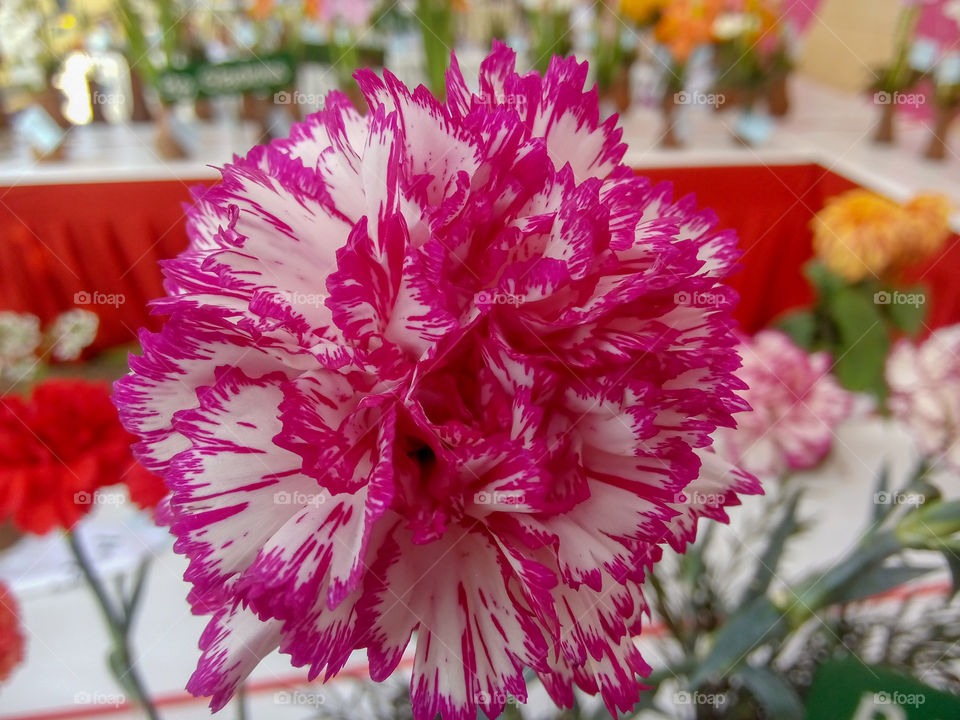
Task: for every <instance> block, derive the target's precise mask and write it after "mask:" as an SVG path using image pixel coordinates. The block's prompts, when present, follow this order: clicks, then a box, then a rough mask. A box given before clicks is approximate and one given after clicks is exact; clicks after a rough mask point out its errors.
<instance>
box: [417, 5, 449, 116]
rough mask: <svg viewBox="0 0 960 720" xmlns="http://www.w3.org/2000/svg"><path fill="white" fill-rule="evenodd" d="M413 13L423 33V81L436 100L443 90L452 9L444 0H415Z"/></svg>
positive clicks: (442, 94) (441, 97) (441, 98)
mask: <svg viewBox="0 0 960 720" xmlns="http://www.w3.org/2000/svg"><path fill="white" fill-rule="evenodd" d="M416 17H417V20H418V21H419V23H420V33H421V35H422V36H423V54H424V59H425V60H426V65H427V67H426V70H427V83H428V85H429V86H430V90H431V92H433V94H434V95H435V96H437V98H439V99H440V100H443V96H444V95H445V94H446V92H445V89H446V82H445V79H446V72H447V62H448V61H449V59H450V52H451V51H452V50H453V10H452V9H451V7H450V3H449V2H448V0H439V1H438V0H417V10H416Z"/></svg>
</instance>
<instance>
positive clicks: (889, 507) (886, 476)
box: [873, 463, 895, 525]
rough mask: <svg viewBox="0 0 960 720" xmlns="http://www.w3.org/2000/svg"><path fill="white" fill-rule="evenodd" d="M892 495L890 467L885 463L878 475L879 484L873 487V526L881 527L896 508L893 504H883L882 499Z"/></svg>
mask: <svg viewBox="0 0 960 720" xmlns="http://www.w3.org/2000/svg"><path fill="white" fill-rule="evenodd" d="M889 494H890V466H889V465H888V464H887V463H884V464H883V465H882V466H881V467H880V471H879V472H878V473H877V484H876V485H874V486H873V524H874V525H879V524H880V523H882V522H883V521H884V520H885V519H886V518H887V516H888V515H890V513H891V512H892V511H893V508H894V507H895V506H894V504H893V503H885V502H881V501H880V500H881V498H883V497H884V496H886V495H889Z"/></svg>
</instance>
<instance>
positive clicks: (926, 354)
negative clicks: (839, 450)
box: [887, 325, 960, 471]
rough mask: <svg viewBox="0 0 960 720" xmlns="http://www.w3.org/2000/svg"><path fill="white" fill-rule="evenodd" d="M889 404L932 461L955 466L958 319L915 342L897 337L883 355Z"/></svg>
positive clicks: (959, 420)
mask: <svg viewBox="0 0 960 720" xmlns="http://www.w3.org/2000/svg"><path fill="white" fill-rule="evenodd" d="M887 382H888V383H889V385H890V400H889V405H890V410H891V411H892V412H893V414H894V415H895V416H896V417H897V418H899V419H900V420H901V421H903V422H904V423H905V424H906V425H907V427H908V428H910V430H911V431H912V433H913V436H914V438H915V439H916V441H917V443H918V445H919V446H920V448H921V450H922V451H923V453H924V454H925V455H926V456H927V457H928V458H929V459H930V461H931V462H932V463H934V464H937V463H939V462H941V461H942V462H944V463H946V464H948V465H951V466H952V467H953V468H954V469H955V470H957V471H960V325H953V326H951V327H946V328H940V329H939V330H936V331H934V332H933V333H931V334H930V336H929V337H928V338H927V339H926V340H924V341H923V342H921V343H916V342H912V341H910V340H906V339H904V340H900V341H899V342H897V343H896V345H894V347H893V350H892V351H891V353H890V357H889V358H888V360H887Z"/></svg>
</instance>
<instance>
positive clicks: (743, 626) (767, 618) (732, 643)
mask: <svg viewBox="0 0 960 720" xmlns="http://www.w3.org/2000/svg"><path fill="white" fill-rule="evenodd" d="M786 629H787V623H786V618H785V617H784V614H783V613H782V612H781V611H780V610H779V609H777V607H776V606H775V605H774V604H773V603H772V602H770V600H769V599H768V598H767V597H766V596H763V595H761V596H760V597H758V598H757V599H756V600H754V601H753V602H750V603H748V604H747V605H744V606H742V607H741V608H740V610H738V611H737V612H735V613H734V614H733V615H731V616H730V617H729V618H728V619H727V621H726V622H725V623H724V624H723V625H722V626H721V627H720V629H719V630H718V631H717V633H716V635H715V636H714V638H713V646H712V647H711V648H710V651H709V652H708V653H707V656H706V657H705V658H704V660H703V662H701V663H700V667H698V668H697V669H696V670H695V671H694V672H693V674H692V675H691V677H690V689H691V690H695V689H697V688H698V687H700V685H702V684H703V683H704V682H705V681H706V680H707V679H708V678H711V677H715V676H720V675H725V674H726V673H728V672H730V671H731V670H733V669H734V668H737V667H739V665H740V664H741V663H742V662H743V661H744V660H746V658H747V656H748V655H749V654H750V653H751V652H753V650H754V649H755V648H757V647H759V646H760V645H761V644H762V643H763V642H764V641H766V640H770V639H775V638H778V637H780V636H781V635H782V634H783V632H784V631H785V630H786Z"/></svg>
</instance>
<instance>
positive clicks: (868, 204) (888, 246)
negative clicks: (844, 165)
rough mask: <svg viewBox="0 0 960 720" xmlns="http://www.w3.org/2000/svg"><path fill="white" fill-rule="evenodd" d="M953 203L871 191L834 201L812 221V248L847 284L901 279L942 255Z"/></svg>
mask: <svg viewBox="0 0 960 720" xmlns="http://www.w3.org/2000/svg"><path fill="white" fill-rule="evenodd" d="M950 210H951V204H950V202H949V201H948V200H947V199H946V198H945V197H943V196H940V195H927V194H924V195H918V196H916V197H914V198H913V199H912V200H910V201H908V202H906V203H904V204H900V203H896V202H894V201H892V200H889V199H887V198H884V197H881V196H880V195H878V194H876V193H874V192H871V191H869V190H859V189H858V190H851V191H849V192H847V193H844V194H842V195H839V196H837V197H834V198H831V199H830V200H829V201H828V202H827V204H826V205H825V206H824V208H823V209H822V210H821V211H820V212H819V213H817V216H816V217H815V218H814V220H813V247H814V250H815V251H816V253H817V256H818V257H819V258H820V259H821V260H822V261H823V263H824V264H825V265H826V267H827V268H828V269H829V270H831V271H832V272H834V273H836V274H838V275H839V276H841V277H842V278H843V279H844V280H846V281H847V282H857V281H858V280H862V279H864V278H867V277H873V278H878V279H883V280H893V279H896V278H897V277H898V276H899V274H900V273H901V272H902V271H903V270H904V269H905V268H907V267H910V266H911V265H916V264H918V263H920V262H922V261H923V260H925V259H927V258H929V257H930V256H931V255H932V254H933V253H935V252H937V251H938V250H939V249H940V248H941V247H942V246H943V243H944V242H946V240H947V238H948V237H949V235H950V230H949V227H948V225H947V219H948V217H949V214H950Z"/></svg>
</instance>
